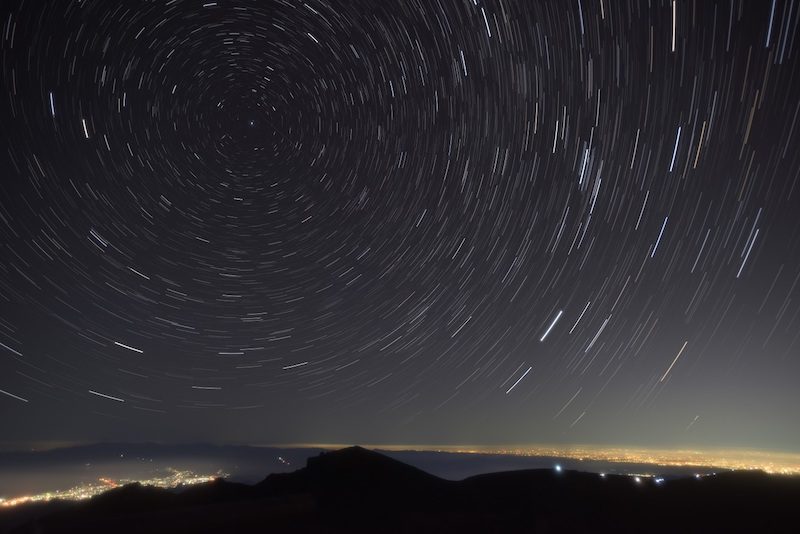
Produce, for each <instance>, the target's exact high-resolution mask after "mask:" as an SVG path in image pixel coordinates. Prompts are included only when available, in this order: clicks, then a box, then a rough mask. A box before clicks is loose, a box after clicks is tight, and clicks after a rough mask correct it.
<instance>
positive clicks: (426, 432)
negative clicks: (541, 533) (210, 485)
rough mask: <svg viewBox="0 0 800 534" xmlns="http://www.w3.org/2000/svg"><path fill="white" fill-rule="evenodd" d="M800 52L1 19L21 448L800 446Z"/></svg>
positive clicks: (309, 27) (98, 19)
mask: <svg viewBox="0 0 800 534" xmlns="http://www.w3.org/2000/svg"><path fill="white" fill-rule="evenodd" d="M798 36H800V3H799V2H795V1H794V0H792V1H780V0H779V1H776V0H753V1H746V2H743V1H737V2H732V3H731V2H712V1H694V2H683V1H679V2H675V1H656V0H653V1H650V2H645V1H641V2H634V1H616V0H577V1H575V0H573V1H566V0H564V1H562V0H557V1H549V2H538V1H533V0H503V1H491V0H474V1H473V0H393V1H391V2H387V1H377V0H374V1H347V2H329V1H324V0H306V1H298V0H281V1H261V0H258V1H256V0H252V1H244V0H242V1H232V0H219V1H217V2H203V1H202V0H169V1H167V0H152V1H143V0H126V1H114V2H109V1H105V0H83V1H77V0H70V1H66V0H64V1H60V0H59V1H55V0H51V1H45V0H26V1H16V0H2V7H0V64H1V69H0V70H1V72H2V84H3V88H2V103H0V120H1V121H2V122H0V128H1V130H0V131H2V150H0V423H1V424H0V434H1V435H2V438H0V440H2V441H3V442H5V443H21V444H24V443H34V442H40V441H110V440H116V441H124V440H136V441H144V440H153V441H175V442H180V441H215V442H240V443H298V442H347V443H356V442H362V443H364V442H366V443H435V444H459V443H478V444H512V443H513V444H524V443H562V444H569V443H596V444H622V445H627V444H630V445H634V444H636V445H653V446H679V445H681V446H683V445H691V446H722V447H733V446H747V447H759V448H776V449H786V450H795V451H798V450H800V449H798V447H800V446H798V443H800V424H799V423H798V415H797V414H798V413H800V285H799V284H800V183H799V182H800V153H799V151H798V148H800V124H798V112H799V111H800V42H798V41H800V37H798Z"/></svg>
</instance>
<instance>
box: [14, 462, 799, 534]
mask: <svg viewBox="0 0 800 534" xmlns="http://www.w3.org/2000/svg"><path fill="white" fill-rule="evenodd" d="M659 480H660V482H659V481H656V480H655V479H654V478H636V477H633V476H622V475H611V474H609V475H605V476H601V475H598V474H595V473H583V472H577V471H568V470H564V471H560V470H556V469H534V470H522V471H509V472H499V473H491V474H484V475H478V476H474V477H470V478H466V479H464V480H460V481H451V480H445V479H441V478H438V477H436V476H434V475H431V474H429V473H426V472H425V471H422V470H420V469H417V468H415V467H412V466H409V465H407V464H404V463H402V462H400V461H398V460H395V459H392V458H390V457H388V456H385V455H383V454H380V453H378V452H374V451H371V450H367V449H363V448H360V447H349V448H346V449H341V450H338V451H333V452H327V453H321V454H320V455H318V456H314V457H311V458H309V459H308V462H307V465H306V467H304V468H301V469H298V470H296V471H294V472H291V473H275V474H271V475H269V476H268V477H267V478H266V479H264V480H263V481H261V482H259V483H257V484H254V485H246V484H237V483H232V482H227V481H224V480H222V479H218V480H215V481H213V482H210V483H207V484H200V485H196V486H191V487H187V488H184V489H181V490H179V491H174V490H165V489H157V488H152V487H146V486H142V485H139V484H131V485H128V486H124V487H121V488H118V489H114V490H110V491H108V492H107V493H104V494H102V495H100V496H97V497H94V498H92V499H90V500H89V501H83V502H50V503H45V504H36V505H30V506H23V507H20V508H15V509H9V510H4V511H2V512H0V532H12V533H20V534H22V533H45V534H47V533H85V532H104V533H105V532H108V533H118V532H122V533H127V532H130V533H133V532H136V533H145V534H154V533H158V532H169V533H174V532H219V533H229V532H414V533H420V532H798V528H799V527H800V522H798V514H797V510H798V508H797V507H798V504H799V503H800V478H798V477H784V476H770V475H766V474H764V473H760V472H726V473H721V474H718V475H714V476H704V477H699V478H695V477H687V478H680V479H670V480H666V481H664V480H661V479H659Z"/></svg>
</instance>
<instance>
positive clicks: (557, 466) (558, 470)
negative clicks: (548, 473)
mask: <svg viewBox="0 0 800 534" xmlns="http://www.w3.org/2000/svg"><path fill="white" fill-rule="evenodd" d="M560 472H561V466H560V465H556V473H560Z"/></svg>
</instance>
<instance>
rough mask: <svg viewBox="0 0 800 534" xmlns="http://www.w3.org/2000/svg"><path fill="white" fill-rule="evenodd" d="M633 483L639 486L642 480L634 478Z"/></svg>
mask: <svg viewBox="0 0 800 534" xmlns="http://www.w3.org/2000/svg"><path fill="white" fill-rule="evenodd" d="M633 481H634V482H636V483H637V484H641V483H642V478H641V477H634V478H633Z"/></svg>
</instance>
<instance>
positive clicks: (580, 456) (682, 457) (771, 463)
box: [275, 443, 800, 475]
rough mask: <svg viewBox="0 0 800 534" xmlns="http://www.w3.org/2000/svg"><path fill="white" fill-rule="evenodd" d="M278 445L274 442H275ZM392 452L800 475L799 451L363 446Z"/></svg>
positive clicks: (307, 445) (305, 446) (593, 447)
mask: <svg viewBox="0 0 800 534" xmlns="http://www.w3.org/2000/svg"><path fill="white" fill-rule="evenodd" d="M275 446H277V445H275ZM347 446H348V445H346V444H329V443H326V444H302V445H299V444H296V445H281V447H303V448H322V449H339V448H342V447H347ZM363 446H364V447H366V448H368V449H376V450H385V451H393V452H401V451H419V452H448V453H460V454H497V455H511V456H535V457H555V458H568V459H571V460H580V461H598V462H610V463H620V464H622V463H625V464H648V465H653V466H662V467H670V468H684V467H685V468H693V467H694V468H704V469H715V468H716V469H720V470H747V471H752V470H757V471H764V472H765V473H769V474H780V475H800V454H797V453H787V452H770V451H759V450H749V449H651V448H637V447H623V446H610V447H602V446H598V445H569V446H565V445H506V446H492V445H363Z"/></svg>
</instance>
